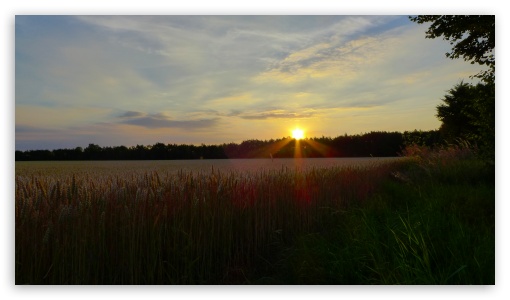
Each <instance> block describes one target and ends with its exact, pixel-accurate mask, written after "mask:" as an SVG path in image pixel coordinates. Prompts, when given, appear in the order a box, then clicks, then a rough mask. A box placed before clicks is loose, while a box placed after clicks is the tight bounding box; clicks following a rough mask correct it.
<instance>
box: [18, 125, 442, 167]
mask: <svg viewBox="0 0 510 300" xmlns="http://www.w3.org/2000/svg"><path fill="white" fill-rule="evenodd" d="M440 140H441V137H440V133H439V132H438V131H437V130H431V131H406V132H404V133H399V132H370V133H366V134H362V135H351V136H348V135H344V136H338V137H336V138H329V137H320V138H310V139H304V140H300V141H299V143H297V142H296V141H295V140H294V139H292V138H281V139H276V140H273V139H271V140H265V141H261V140H247V141H244V142H242V143H240V144H236V143H229V144H222V145H200V146H195V145H177V144H163V143H156V144H154V145H152V146H143V145H137V146H133V147H125V146H118V147H100V146H99V145H95V144H89V145H88V147H86V148H85V149H82V148H81V147H77V148H75V149H56V150H27V151H16V160H17V161H31V160H33V161H36V160H42V161H44V160H155V159H201V158H203V159H224V158H269V157H270V156H271V155H272V156H273V157H274V158H288V157H294V154H295V148H296V147H299V148H300V149H301V156H302V157H369V156H377V157H385V156H398V155H399V153H400V151H402V149H403V148H404V146H405V145H408V144H419V145H427V146H431V145H433V144H437V143H439V142H440Z"/></svg>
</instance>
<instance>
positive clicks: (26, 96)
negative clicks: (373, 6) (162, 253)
mask: <svg viewBox="0 0 510 300" xmlns="http://www.w3.org/2000/svg"><path fill="white" fill-rule="evenodd" d="M427 28H428V25H425V24H423V25H420V24H417V23H414V22H411V21H410V20H409V19H408V16H407V15H395V16H393V15H360V16H358V15H330V16H323V15H315V16H314V15H310V16H296V15H271V16H267V15H266V16H246V15H237V16H236V15H230V16H214V15H202V16H199V15H198V16H197V15H193V16H189V15H188V16H185V15H173V16H172V15H163V16H122V15H117V16H108V15H106V16H105V15H102V16H97V15H95V16H94V15H59V16H47V15H39V16H38V15H17V16H16V17H15V147H16V149H17V150H28V149H50V150H51V149H57V148H74V147H78V146H80V147H86V146H87V145H88V144H89V143H94V144H98V145H100V146H119V145H125V146H134V145H137V144H141V145H152V144H155V143H157V142H162V143H165V144H167V143H177V144H181V143H184V144H195V145H199V144H202V143H204V144H222V143H229V142H236V143H239V142H242V141H243V140H249V139H259V140H266V139H272V138H274V139H276V138H281V137H286V136H289V135H291V130H292V129H294V128H296V127H299V128H302V129H303V130H304V131H305V136H307V137H321V136H326V137H336V136H339V135H344V134H361V133H365V132H370V131H401V132H402V131H406V130H415V129H416V130H433V129H437V128H439V126H440V122H439V121H438V120H437V118H436V117H435V113H436V111H435V107H436V106H437V105H438V104H440V102H441V98H442V97H443V96H444V95H445V94H446V93H447V91H448V90H449V89H450V88H452V87H453V86H454V85H455V84H457V83H459V82H461V81H462V80H464V81H467V82H471V79H470V78H469V76H470V75H473V74H476V73H477V72H478V71H479V70H480V68H481V67H480V66H478V65H471V64H469V63H467V62H464V61H463V60H461V59H460V60H451V59H448V58H446V57H445V53H446V52H448V51H449V50H450V49H451V46H450V45H449V43H448V42H447V41H444V40H442V39H426V38H425V31H426V29H427Z"/></svg>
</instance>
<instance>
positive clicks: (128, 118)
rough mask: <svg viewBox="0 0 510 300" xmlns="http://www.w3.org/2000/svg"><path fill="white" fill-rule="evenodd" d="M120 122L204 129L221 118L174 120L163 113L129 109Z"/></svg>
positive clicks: (147, 126)
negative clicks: (146, 112)
mask: <svg viewBox="0 0 510 300" xmlns="http://www.w3.org/2000/svg"><path fill="white" fill-rule="evenodd" d="M119 118H121V121H120V123H122V124H129V125H135V126H141V127H145V128H179V129H203V128H211V127H215V126H216V125H218V122H219V118H212V119H197V120H173V119H171V118H169V117H168V116H166V115H165V114H163V113H158V114H145V113H141V112H136V111H128V112H125V113H123V114H122V115H120V116H119Z"/></svg>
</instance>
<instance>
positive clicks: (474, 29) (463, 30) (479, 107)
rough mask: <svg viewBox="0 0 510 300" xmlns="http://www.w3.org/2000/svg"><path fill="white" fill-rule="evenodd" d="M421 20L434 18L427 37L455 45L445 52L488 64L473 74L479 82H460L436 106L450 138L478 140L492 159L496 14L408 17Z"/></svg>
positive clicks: (427, 20) (493, 146)
mask: <svg viewBox="0 0 510 300" xmlns="http://www.w3.org/2000/svg"><path fill="white" fill-rule="evenodd" d="M409 18H410V20H411V21H413V22H417V23H419V24H421V23H425V22H432V24H431V25H430V27H429V29H428V30H427V32H426V37H427V38H436V37H440V36H443V38H444V39H446V40H448V41H450V44H451V45H452V46H453V48H452V51H451V52H448V53H446V56H447V57H449V58H451V59H454V58H459V57H463V58H464V60H466V61H471V64H475V63H477V64H480V65H485V66H488V67H489V70H487V71H480V72H479V73H478V74H476V75H475V76H473V77H477V78H480V79H482V82H483V83H480V84H478V85H476V86H469V85H465V84H462V83H461V84H460V85H457V86H456V87H454V88H453V89H452V90H450V95H447V96H446V97H445V99H443V101H444V102H445V104H444V105H440V106H438V107H437V110H438V113H437V117H438V118H439V119H440V120H441V121H442V122H443V124H442V126H441V131H442V132H443V133H445V134H447V136H449V137H448V138H449V139H451V136H452V135H454V134H459V136H457V137H458V138H466V139H468V140H469V141H472V142H475V143H476V144H477V146H478V147H479V149H480V154H481V155H482V156H483V157H484V158H485V159H486V160H487V161H489V162H491V163H493V162H494V158H495V148H496V147H495V107H496V105H495V102H496V101H495V89H496V86H495V66H496V57H495V52H494V51H495V45H496V37H495V32H496V26H495V20H496V18H495V16H493V15H477V16H475V15H467V16H439V15H433V16H430V15H425V16H416V17H409Z"/></svg>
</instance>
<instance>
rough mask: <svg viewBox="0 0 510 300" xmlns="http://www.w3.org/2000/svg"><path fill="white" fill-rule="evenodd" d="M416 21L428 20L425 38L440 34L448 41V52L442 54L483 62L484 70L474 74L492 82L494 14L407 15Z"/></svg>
mask: <svg viewBox="0 0 510 300" xmlns="http://www.w3.org/2000/svg"><path fill="white" fill-rule="evenodd" d="M409 18H410V20H411V21H413V22H416V23H418V24H422V23H426V22H432V24H431V25H430V27H429V29H428V30H427V31H426V37H427V38H431V39H433V38H437V37H441V36H442V37H443V39H445V40H447V41H450V44H451V45H452V46H453V47H452V51H451V52H448V53H446V57H448V58H451V59H455V58H459V57H462V58H464V60H466V61H471V63H472V64H475V63H477V64H480V65H486V66H488V67H489V70H487V71H481V72H480V73H478V74H477V75H475V77H478V78H482V79H483V80H484V81H486V82H491V81H492V82H493V81H494V72H495V64H496V57H495V52H494V48H495V44H496V38H495V31H496V29H495V16H493V15H462V16H458V15H449V16H443V15H422V16H416V17H409Z"/></svg>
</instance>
